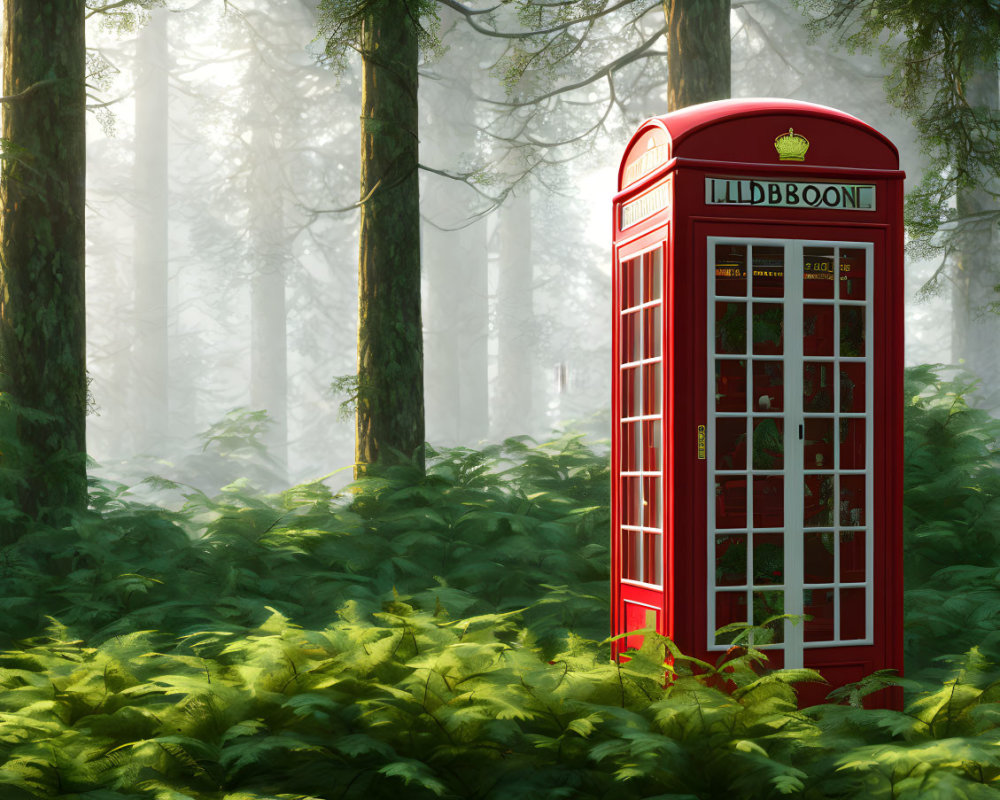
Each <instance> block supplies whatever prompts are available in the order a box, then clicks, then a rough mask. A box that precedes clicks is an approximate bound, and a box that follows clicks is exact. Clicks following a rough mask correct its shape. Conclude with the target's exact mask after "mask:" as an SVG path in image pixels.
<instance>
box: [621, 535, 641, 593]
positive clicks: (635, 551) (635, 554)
mask: <svg viewBox="0 0 1000 800" xmlns="http://www.w3.org/2000/svg"><path fill="white" fill-rule="evenodd" d="M621 534H622V578H624V579H626V580H630V581H637V580H639V553H640V550H639V547H640V544H641V540H642V534H641V533H640V532H639V531H622V532H621Z"/></svg>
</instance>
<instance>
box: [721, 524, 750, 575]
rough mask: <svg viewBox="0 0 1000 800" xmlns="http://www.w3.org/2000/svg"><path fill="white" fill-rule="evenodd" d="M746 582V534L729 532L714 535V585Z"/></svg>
mask: <svg viewBox="0 0 1000 800" xmlns="http://www.w3.org/2000/svg"><path fill="white" fill-rule="evenodd" d="M746 582H747V535H746V534H745V533H730V534H724V535H721V536H716V537H715V584H716V586H744V585H746Z"/></svg>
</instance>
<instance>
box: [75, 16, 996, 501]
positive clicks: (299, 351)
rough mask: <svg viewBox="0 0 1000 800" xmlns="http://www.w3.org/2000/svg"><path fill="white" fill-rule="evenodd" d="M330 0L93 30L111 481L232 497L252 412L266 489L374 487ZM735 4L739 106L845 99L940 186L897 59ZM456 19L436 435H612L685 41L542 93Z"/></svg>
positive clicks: (443, 208)
mask: <svg viewBox="0 0 1000 800" xmlns="http://www.w3.org/2000/svg"><path fill="white" fill-rule="evenodd" d="M314 5H315V4H314V3H308V2H304V1H303V0H266V2H265V1H264V0H239V2H236V3H233V2H225V3H223V2H219V1H216V0H213V1H212V2H207V1H206V2H196V3H193V4H189V5H186V6H184V7H183V8H182V7H181V6H180V4H171V5H170V7H169V8H156V9H153V10H152V11H151V12H148V13H147V12H144V11H142V10H137V9H135V8H134V7H131V6H123V8H122V9H121V13H115V12H113V11H112V12H111V13H104V14H99V15H94V16H91V17H90V18H89V19H88V30H87V38H88V47H89V48H90V50H89V61H90V63H89V70H90V78H89V83H90V85H91V90H90V91H91V97H90V101H89V102H90V103H91V105H92V110H93V112H94V113H92V114H91V115H90V117H89V121H88V126H89V127H88V155H87V158H88V162H87V171H88V178H87V213H88V216H87V336H88V341H87V363H88V365H89V370H90V378H91V385H90V388H91V393H92V396H93V407H92V410H91V413H90V415H89V417H88V428H87V437H88V452H89V453H90V455H91V456H92V457H93V458H94V459H95V460H96V461H97V463H98V465H99V466H98V467H96V468H95V469H94V471H95V472H96V473H97V474H99V475H102V476H104V477H109V478H112V479H115V480H121V481H123V482H125V483H129V484H134V483H136V482H137V481H139V480H141V479H142V478H143V477H145V476H146V475H149V474H157V475H163V476H166V477H170V478H174V479H177V480H182V481H185V482H188V483H193V484H196V485H197V484H201V485H202V488H206V489H207V488H215V487H217V486H218V485H220V481H225V480H229V479H235V478H236V477H237V472H234V473H233V474H232V476H230V477H227V476H226V475H224V474H215V473H213V472H212V470H211V465H210V463H209V462H208V461H206V460H205V458H203V457H202V458H201V459H200V460H198V458H197V456H196V454H197V453H198V452H199V451H200V450H201V449H202V448H203V447H204V446H205V444H206V442H207V438H206V437H209V438H210V437H212V436H215V437H216V443H218V442H219V441H223V439H224V435H225V433H226V431H232V430H236V429H241V430H244V431H247V430H257V431H259V432H260V439H261V441H262V442H263V443H264V444H266V446H267V449H268V453H269V454H270V460H268V461H265V460H263V459H260V458H257V455H256V454H254V453H250V454H246V455H245V456H244V457H245V458H246V459H248V460H247V462H246V463H247V469H244V470H242V472H240V473H239V474H246V475H248V476H249V477H250V479H251V480H254V481H255V482H257V483H258V484H259V485H261V486H262V488H266V489H276V488H279V487H280V486H283V485H288V484H290V483H295V482H299V481H303V480H309V479H314V478H317V477H319V476H322V475H326V474H328V473H331V472H334V471H336V470H341V471H340V472H338V473H337V474H336V475H334V476H333V478H332V480H333V481H334V483H337V482H340V483H346V482H347V481H349V480H350V478H351V471H350V467H351V465H352V464H353V462H354V429H353V422H352V419H351V416H350V414H349V413H347V414H346V415H345V414H343V413H341V411H340V405H341V403H342V402H343V401H344V400H345V399H346V395H345V394H344V393H343V392H338V391H336V390H335V389H333V388H331V384H334V383H335V382H336V380H337V379H338V378H341V377H343V376H348V375H351V374H353V373H355V372H356V324H357V235H358V233H357V232H358V210H357V208H356V203H357V201H358V199H359V198H358V185H359V177H358V175H359V141H360V131H359V120H358V109H359V108H360V92H361V90H360V85H359V71H360V70H359V65H356V64H351V63H347V64H346V65H345V66H344V68H343V69H339V70H338V69H336V68H335V66H336V65H332V64H330V63H328V62H326V61H324V60H323V58H322V55H323V52H322V51H323V46H322V42H321V41H317V40H316V35H317V34H316V31H317V20H316V9H315V8H314V7H313V6H314ZM733 7H734V8H733V12H732V15H731V33H732V48H733V51H732V57H733V72H732V76H733V84H732V96H733V97H768V96H771V97H787V98H794V99H800V100H806V101H811V102H817V103H821V104H824V105H830V106H834V107H836V108H839V109H842V110H844V111H846V112H848V113H850V114H853V115H855V116H857V117H859V118H860V119H862V120H864V121H865V122H867V123H869V124H871V125H873V126H874V127H875V128H877V129H879V130H880V131H882V132H883V133H885V134H886V135H888V136H889V138H890V139H892V140H893V142H895V144H896V145H897V147H898V148H899V150H900V154H901V162H902V163H901V166H902V168H903V169H904V170H905V171H906V173H907V176H908V177H907V186H906V188H907V189H910V188H911V187H912V186H913V185H914V184H915V182H916V181H917V180H919V178H920V175H921V172H922V170H923V162H922V157H921V152H920V148H919V144H918V142H917V141H916V139H915V136H914V133H913V130H912V128H911V126H910V124H909V122H908V121H907V120H906V119H904V118H903V116H902V115H901V114H899V113H898V112H893V111H892V110H891V109H890V107H889V106H888V104H887V103H886V100H885V91H884V88H883V85H882V81H883V78H884V72H883V68H882V66H881V65H880V63H879V61H878V59H877V58H872V57H867V56H863V55H858V54H853V55H852V54H848V53H846V52H845V51H843V50H841V49H836V48H835V47H834V46H833V44H832V43H831V42H830V41H826V40H824V39H823V38H819V39H817V40H816V41H810V39H809V36H808V35H807V33H806V32H805V31H804V29H803V25H804V22H805V20H804V19H803V17H802V15H801V14H800V12H798V11H797V10H796V9H795V8H794V7H793V6H792V5H791V4H790V3H788V2H785V1H784V0H760V1H759V2H747V3H740V2H734V3H733ZM657 23H658V24H661V25H662V16H661V17H660V18H659V19H650V20H649V26H650V28H649V29H650V30H653V25H654V24H657ZM642 32H643V31H642V30H641V23H640V26H639V29H638V30H633V31H631V32H630V35H641V34H642ZM438 34H439V36H440V37H441V43H442V46H441V48H439V49H438V50H437V51H435V52H430V53H425V54H424V55H423V63H422V67H421V82H420V109H421V114H422V118H421V127H420V160H421V164H422V165H423V167H424V169H423V170H422V177H421V207H422V231H421V237H422V242H421V249H422V263H423V267H422V269H423V325H424V347H425V350H424V357H425V386H426V423H427V427H426V438H427V440H428V441H429V442H430V443H431V445H433V446H452V445H463V446H475V445H477V444H479V443H481V442H483V441H497V440H500V439H502V438H504V437H508V436H514V435H522V434H526V435H529V436H532V437H535V438H536V439H542V438H545V437H547V436H549V435H550V434H551V432H552V431H553V430H555V429H567V428H568V429H572V430H578V431H584V432H586V433H588V434H589V435H591V436H593V437H596V438H604V437H608V436H610V411H609V406H610V394H611V388H610V339H611V333H610V331H611V312H610V294H611V283H610V269H611V247H610V242H611V226H610V221H611V198H612V196H613V194H614V192H615V175H616V170H617V166H618V162H619V159H620V156H621V153H622V150H623V149H624V147H625V144H626V142H627V141H628V138H629V136H630V135H631V133H632V132H633V131H634V130H635V128H636V126H637V125H638V124H639V123H640V122H641V121H642V120H643V119H645V118H647V117H649V116H655V115H659V114H663V113H665V112H666V56H665V43H664V42H662V41H661V42H659V43H658V44H656V45H654V47H653V49H652V50H651V51H647V53H648V55H647V57H645V58H643V59H640V60H637V61H636V62H635V63H633V64H629V65H627V66H625V67H623V68H622V69H621V70H619V71H618V72H617V73H616V76H615V78H614V81H613V83H612V82H611V81H609V80H607V79H595V80H593V81H589V82H586V83H583V81H584V79H586V78H587V77H588V76H587V75H581V76H579V78H578V82H580V83H581V84H583V85H581V86H580V87H579V88H577V89H574V90H573V91H570V92H563V93H560V94H559V95H557V96H554V97H552V98H548V99H544V100H543V101H542V102H540V103H530V104H523V105H522V104H521V102H520V101H521V100H523V99H524V98H528V97H531V98H537V97H538V96H539V95H544V94H545V90H546V82H547V81H550V80H551V81H552V83H553V85H555V84H557V83H559V82H560V81H561V84H560V85H572V83H573V79H572V76H555V77H553V76H548V75H546V74H545V73H544V71H541V70H540V71H539V72H538V74H534V75H532V74H530V73H529V74H527V75H526V77H525V79H524V80H523V81H522V82H521V83H520V84H519V85H517V86H514V87H506V88H505V87H504V85H503V82H502V70H503V67H504V58H505V57H508V55H509V54H508V53H507V51H506V49H505V47H506V44H505V43H504V42H503V41H500V40H484V39H483V38H482V37H476V36H475V34H474V33H473V32H472V31H470V29H469V27H468V25H467V24H465V21H464V20H460V19H459V18H458V17H457V15H454V16H449V13H448V11H447V9H442V16H441V25H440V30H439V31H438ZM609 36H611V37H613V33H609ZM939 265H940V262H939V260H937V261H935V260H930V261H918V260H914V259H912V258H908V260H907V269H906V276H907V277H906V280H907V286H906V296H907V305H906V362H907V364H917V363H924V362H931V363H934V362H944V363H958V362H959V361H960V360H961V359H962V358H963V357H964V356H963V354H962V353H956V352H953V348H952V321H953V320H952V311H951V298H950V296H949V290H948V283H947V282H946V281H945V282H940V283H939V288H938V291H937V293H931V294H930V295H929V296H928V295H927V293H926V292H924V293H923V294H920V290H921V287H923V286H924V284H925V282H926V281H927V280H928V278H929V277H930V276H931V275H933V274H934V272H935V270H936V269H937V268H938V266H939ZM988 300H989V298H984V299H983V302H984V303H985V302H988ZM990 324H992V323H990ZM992 377H993V379H994V380H995V379H996V376H992ZM259 411H266V412H267V418H268V420H269V421H270V424H269V425H267V426H266V427H261V424H262V422H261V418H260V415H253V414H251V413H250V412H259ZM227 415H228V416H227ZM220 423H224V424H223V425H222V426H221V427H220ZM227 425H228V427H227ZM238 472H239V471H238Z"/></svg>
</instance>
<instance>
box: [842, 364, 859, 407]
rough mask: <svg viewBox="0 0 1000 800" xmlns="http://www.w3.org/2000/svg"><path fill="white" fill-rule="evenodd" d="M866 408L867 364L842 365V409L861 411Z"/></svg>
mask: <svg viewBox="0 0 1000 800" xmlns="http://www.w3.org/2000/svg"><path fill="white" fill-rule="evenodd" d="M864 410H865V365H864V364H863V363H860V362H859V363H855V364H843V363H842V364H841V365H840V411H841V412H842V413H860V412H862V411H864Z"/></svg>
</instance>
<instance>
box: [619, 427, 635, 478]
mask: <svg viewBox="0 0 1000 800" xmlns="http://www.w3.org/2000/svg"><path fill="white" fill-rule="evenodd" d="M621 426H622V441H621V453H620V454H619V458H620V461H621V470H622V472H636V471H638V468H639V423H638V422H623V423H621Z"/></svg>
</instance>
